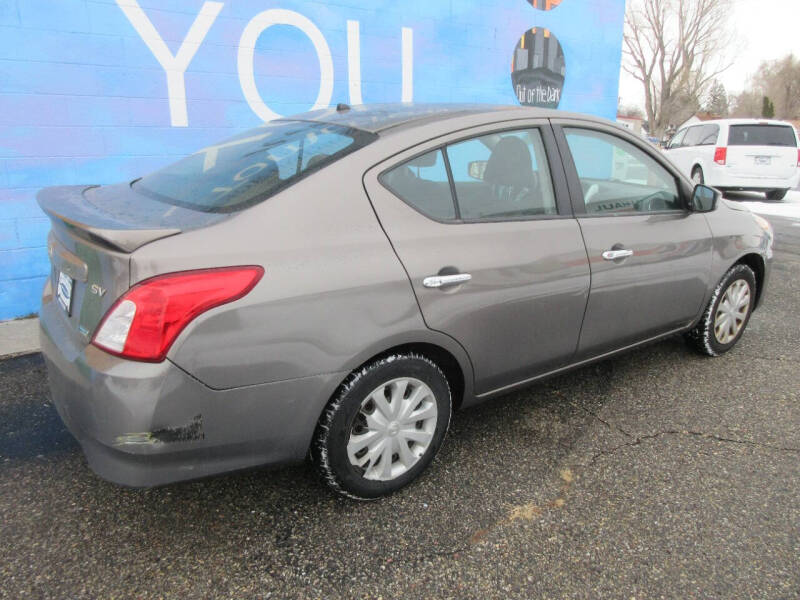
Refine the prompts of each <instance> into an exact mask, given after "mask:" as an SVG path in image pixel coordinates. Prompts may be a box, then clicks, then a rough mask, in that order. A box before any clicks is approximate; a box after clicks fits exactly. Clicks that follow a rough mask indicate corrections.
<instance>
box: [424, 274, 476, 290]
mask: <svg viewBox="0 0 800 600" xmlns="http://www.w3.org/2000/svg"><path fill="white" fill-rule="evenodd" d="M470 279H472V275H470V274H469V273H456V274H454V275H432V276H431V277H426V278H425V279H423V280H422V285H424V286H425V287H426V288H440V287H447V286H449V285H458V284H459V283H466V282H467V281H469V280H470Z"/></svg>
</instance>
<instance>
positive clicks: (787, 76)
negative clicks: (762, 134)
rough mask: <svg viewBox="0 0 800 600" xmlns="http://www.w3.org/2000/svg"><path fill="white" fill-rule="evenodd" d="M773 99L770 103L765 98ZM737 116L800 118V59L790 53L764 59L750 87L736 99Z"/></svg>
mask: <svg viewBox="0 0 800 600" xmlns="http://www.w3.org/2000/svg"><path fill="white" fill-rule="evenodd" d="M765 99H767V100H769V106H767V103H766V102H765ZM732 114H733V116H735V117H753V118H758V117H764V116H767V114H773V115H774V116H775V117H776V118H778V119H798V118H800V59H798V58H796V57H795V56H794V55H792V54H789V55H787V56H784V57H783V58H780V59H777V60H772V61H765V62H762V63H761V65H760V66H759V67H758V70H757V71H756V73H755V75H753V76H752V77H751V78H750V81H749V82H748V84H747V89H746V90H745V91H743V92H742V93H741V94H739V95H738V96H736V97H735V98H734V99H733V110H732Z"/></svg>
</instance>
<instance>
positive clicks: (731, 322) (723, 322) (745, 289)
mask: <svg viewBox="0 0 800 600" xmlns="http://www.w3.org/2000/svg"><path fill="white" fill-rule="evenodd" d="M749 309H750V284H749V283H747V281H745V280H744V279H737V280H736V281H734V282H733V283H731V284H730V285H729V286H728V288H727V289H726V290H725V293H724V294H723V295H722V300H720V302H719V304H718V305H717V312H716V314H715V315H714V337H716V338H717V341H718V342H719V343H720V344H729V343H731V342H732V341H733V340H735V339H736V336H737V335H739V332H740V331H741V330H742V327H743V326H744V321H745V319H746V318H747V312H748V310H749Z"/></svg>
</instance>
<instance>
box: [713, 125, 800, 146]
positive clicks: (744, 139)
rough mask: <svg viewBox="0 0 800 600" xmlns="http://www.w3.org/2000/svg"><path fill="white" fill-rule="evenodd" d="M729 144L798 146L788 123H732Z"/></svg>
mask: <svg viewBox="0 0 800 600" xmlns="http://www.w3.org/2000/svg"><path fill="white" fill-rule="evenodd" d="M728 145H729V146H791V147H795V146H797V141H796V140H795V137H794V131H793V130H792V128H791V127H789V126H787V125H731V131H730V134H729V135H728Z"/></svg>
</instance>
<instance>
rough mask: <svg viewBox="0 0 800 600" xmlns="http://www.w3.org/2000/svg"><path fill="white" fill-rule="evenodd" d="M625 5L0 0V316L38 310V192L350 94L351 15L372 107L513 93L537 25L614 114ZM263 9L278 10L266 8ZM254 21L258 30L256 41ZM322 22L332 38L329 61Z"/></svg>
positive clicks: (144, 166) (584, 93)
mask: <svg viewBox="0 0 800 600" xmlns="http://www.w3.org/2000/svg"><path fill="white" fill-rule="evenodd" d="M624 5H625V2H624V0H562V2H561V4H560V5H558V6H556V7H555V8H553V9H552V10H549V11H543V10H537V9H535V8H533V6H531V4H530V3H529V2H527V1H526V0H403V1H402V2H398V1H397V0H334V1H332V2H324V1H310V0H309V1H303V0H220V1H219V2H204V1H203V0H0V320H2V319H9V318H14V317H18V316H22V315H26V314H29V313H32V312H35V311H36V309H37V306H38V302H39V294H40V291H41V288H42V285H43V282H44V278H45V275H46V274H47V272H48V268H49V267H48V261H47V256H46V252H45V238H46V234H47V230H48V227H49V223H48V221H47V219H46V218H45V217H44V216H43V214H42V213H41V211H40V210H39V208H38V206H37V205H36V202H35V199H34V196H35V193H36V191H37V190H38V189H40V188H42V187H45V186H49V185H60V184H80V183H87V184H89V183H110V182H115V181H121V180H128V179H133V178H135V177H137V176H139V175H141V174H143V173H146V172H148V171H150V170H152V169H155V168H157V167H159V166H161V165H163V164H165V163H167V162H170V161H172V160H174V159H175V158H177V157H180V156H183V155H185V154H188V153H190V152H192V151H194V150H197V149H199V148H201V147H203V146H205V145H208V144H210V143H212V142H214V141H218V140H219V139H221V138H224V137H226V136H229V135H231V134H232V133H234V132H237V131H240V130H242V129H245V128H248V127H251V126H253V125H255V124H257V123H259V122H260V118H259V116H258V114H262V115H263V114H266V113H265V111H271V113H277V114H292V113H296V112H301V111H305V110H309V109H310V108H311V107H312V105H314V104H315V102H316V101H317V99H318V95H320V89H322V91H323V93H322V94H321V96H322V97H321V98H320V99H319V100H320V103H321V104H327V103H328V102H330V103H332V104H335V103H337V102H350V101H351V98H350V83H349V77H348V74H349V67H350V65H349V62H348V57H349V56H350V55H352V52H348V27H349V28H350V36H351V44H350V46H351V48H352V46H353V45H352V38H353V35H354V31H353V28H354V27H357V28H358V37H359V44H358V45H357V46H358V48H359V49H360V57H361V61H360V69H361V78H360V80H361V94H362V97H363V101H364V102H366V103H370V102H386V101H389V102H395V101H399V100H401V98H402V97H403V94H404V93H405V94H407V95H412V94H413V99H414V100H415V101H465V102H494V103H507V104H515V103H516V102H517V97H516V95H515V93H514V89H513V88H512V84H511V64H512V56H513V54H514V50H515V47H516V46H517V45H518V44H519V42H520V38H521V35H522V34H523V33H524V32H525V31H526V30H528V29H531V28H533V27H539V28H546V29H547V30H548V31H549V34H550V35H554V36H555V37H556V38H557V39H558V41H559V42H560V44H561V48H562V49H563V59H564V63H565V78H564V84H563V90H562V91H561V98H560V105H559V108H562V109H566V110H574V111H580V112H588V113H593V114H597V115H600V116H604V117H607V118H613V117H614V114H615V111H616V106H617V91H618V75H619V66H620V52H621V43H622V22H623V13H624V7H625V6H624ZM268 10H271V11H276V10H277V11H283V12H280V13H277V12H272V13H270V14H269V15H267V16H266V17H264V16H263V15H261V13H263V12H264V11H268ZM285 11H291V12H285ZM259 15H261V16H259ZM287 15H288V17H287ZM270 17H272V21H275V20H277V21H280V20H281V19H282V18H283V19H284V20H285V21H287V20H288V21H292V20H294V21H296V22H298V23H301V27H300V28H298V27H297V26H293V25H286V24H277V25H274V26H271V27H268V28H266V29H265V30H264V31H263V32H262V33H261V34H260V35H258V32H259V29H260V27H263V26H264V24H265V23H266V22H268V21H269V20H270ZM275 17H277V19H276V18H275ZM260 20H262V21H260ZM348 21H352V22H357V25H353V24H351V25H350V26H348ZM309 22H310V25H309V24H308V23H309ZM259 23H260V25H259ZM404 28H405V30H406V33H405V34H404V33H403V30H404ZM301 29H302V30H301ZM248 30H249V31H250V36H251V38H252V39H255V40H256V41H255V42H254V44H253V46H254V47H250V48H249V49H248V47H247V43H246V41H247V36H244V38H243V34H244V33H245V32H246V31H248ZM312 30H318V31H319V34H320V36H321V37H322V38H323V42H322V43H321V45H320V41H319V39H317V45H318V46H319V47H320V48H321V49H322V54H323V59H322V60H320V57H319V55H318V51H319V50H320V48H316V49H315V45H314V43H313V42H312V38H313V37H314V35H310V34H309V32H312ZM409 30H410V31H409ZM312 33H313V32H312ZM187 36H188V39H187ZM404 37H405V38H406V40H405V43H406V48H407V50H406V56H405V63H406V67H405V68H406V71H407V79H406V89H405V92H404V86H403V75H402V74H403V70H404V67H403V64H404V56H403V50H402V48H403V38H404ZM243 42H244V44H243ZM159 44H161V46H160V48H161V50H158V48H159ZM153 48H155V49H156V50H155V51H154V50H153ZM159 52H160V53H161V62H160V61H159V59H158V58H157V55H158V54H159ZM327 53H329V57H330V59H329V64H328V62H327V61H328V59H327V58H326V57H325V55H326V54H327ZM187 57H188V59H189V60H188V66H187V67H186V69H185V73H184V75H183V78H182V82H181V77H180V73H177V74H173V75H170V77H171V78H172V80H173V82H172V83H173V86H172V89H171V93H169V92H168V85H167V80H168V76H167V72H166V71H165V68H164V66H163V63H164V62H166V63H167V66H169V67H170V68H171V69H172V70H173V71H176V70H177V71H180V65H181V64H182V63H186V61H187ZM248 57H252V58H250V59H249V58H248ZM248 60H249V62H248ZM170 61H172V62H170ZM249 65H252V67H250V66H249ZM249 69H252V75H251V76H250V79H253V80H254V84H255V86H254V89H253V86H251V87H250V89H248V85H247V83H246V81H245V80H247V79H248V74H247V71H248V70H249ZM176 75H177V78H176ZM176 80H177V83H178V84H181V83H182V84H183V85H176ZM323 80H324V81H323ZM328 83H330V97H329V98H328V97H327V94H325V87H326V85H327V84H328ZM409 83H412V84H413V90H412V88H411V85H409ZM170 96H171V97H170Z"/></svg>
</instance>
